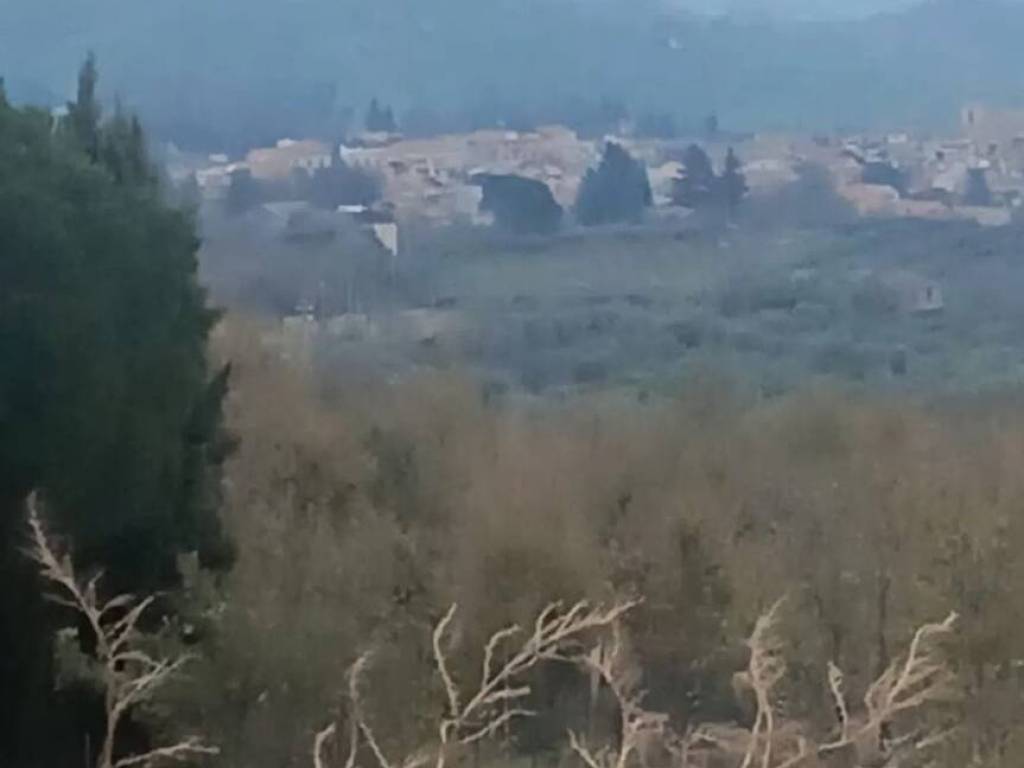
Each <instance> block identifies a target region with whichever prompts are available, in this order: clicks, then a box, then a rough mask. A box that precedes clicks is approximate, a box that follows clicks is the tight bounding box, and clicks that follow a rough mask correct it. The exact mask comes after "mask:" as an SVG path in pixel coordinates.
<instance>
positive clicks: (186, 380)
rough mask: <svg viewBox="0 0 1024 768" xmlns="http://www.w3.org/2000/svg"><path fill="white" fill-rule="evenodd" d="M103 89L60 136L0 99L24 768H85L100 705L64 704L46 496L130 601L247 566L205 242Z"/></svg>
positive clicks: (91, 87)
mask: <svg viewBox="0 0 1024 768" xmlns="http://www.w3.org/2000/svg"><path fill="white" fill-rule="evenodd" d="M96 82H97V75H96V67H95V64H94V62H93V61H92V59H90V60H88V61H87V62H86V64H85V66H84V67H83V68H82V71H81V75H80V77H79V86H78V94H77V99H76V101H75V102H74V103H73V104H71V105H70V107H69V114H68V116H67V118H66V119H62V120H59V121H56V122H55V121H54V119H53V118H52V117H51V116H50V115H49V114H48V113H46V112H42V111H36V110H32V109H25V110H18V109H14V108H13V107H11V106H9V105H8V104H6V102H4V101H3V100H2V99H0V359H2V360H3V361H4V362H3V367H2V368H3V373H2V375H0V574H2V576H0V578H2V580H3V584H4V590H3V594H2V597H0V627H2V629H0V657H2V658H3V663H2V664H0V687H2V688H3V690H4V691H5V693H6V695H8V696H10V697H11V700H12V701H16V702H18V705H17V706H16V707H14V708H13V711H11V712H10V713H9V716H7V717H5V718H4V719H3V722H2V723H0V761H2V762H4V764H7V765H9V764H12V763H13V764H18V762H19V761H24V762H23V763H22V764H28V765H39V764H41V762H42V761H43V760H45V759H52V760H63V761H65V763H66V762H67V761H70V760H73V759H74V760H78V759H80V756H81V755H82V754H83V747H82V744H81V742H80V741H77V740H73V739H72V738H71V737H70V734H66V733H65V730H66V729H67V728H68V727H69V726H72V730H74V726H73V724H74V721H75V718H82V720H83V721H84V722H87V721H88V719H89V717H90V715H89V713H90V712H92V711H94V710H95V707H96V706H97V705H98V702H95V701H94V697H93V695H92V694H91V693H89V692H82V691H79V690H75V691H70V692H62V693H57V692H54V691H53V689H52V685H51V643H50V641H49V636H50V624H51V621H52V619H53V617H52V616H51V615H50V612H49V611H48V610H46V609H45V608H44V606H43V604H42V602H41V597H40V589H39V582H38V579H37V578H36V576H35V574H34V572H33V570H32V568H31V566H30V564H29V563H27V562H26V560H25V558H24V555H23V552H22V547H23V544H24V538H23V525H24V515H23V510H24V504H25V501H26V499H27V498H28V495H29V493H30V492H32V491H36V492H38V493H39V494H40V496H41V497H42V498H44V499H45V500H46V504H47V507H48V509H49V510H50V514H51V516H52V523H53V525H54V526H55V527H56V528H57V529H58V530H60V531H61V534H62V535H66V536H69V537H70V538H71V539H72V540H73V541H74V543H75V549H74V553H73V555H74V560H75V564H76V567H79V568H82V569H86V570H88V569H92V568H105V569H106V570H107V583H108V585H109V586H110V588H111V589H113V590H116V591H118V592H120V591H129V590H143V591H148V590H153V589H163V588H167V587H171V586H173V585H174V584H175V583H176V582H177V580H178V572H177V568H176V559H177V555H178V554H179V553H180V552H182V551H197V552H198V553H199V556H200V559H201V560H202V562H203V564H204V565H206V566H218V567H219V566H225V565H227V564H228V563H229V562H230V554H231V553H230V549H229V547H228V545H227V542H226V540H225V538H224V536H223V534H222V531H221V529H220V524H219V520H218V517H217V508H218V506H219V475H218V466H219V464H220V463H221V462H222V461H223V459H224V457H225V456H226V454H227V452H228V449H229V447H230V443H229V441H228V440H227V438H226V436H225V434H224V433H223V431H222V429H221V424H220V402H221V398H222V396H223V394H224V392H225V388H226V382H227V369H226V368H225V369H222V370H220V371H219V372H216V371H211V368H210V366H209V365H208V363H207V359H206V339H207V336H208V334H209V331H210V329H211V327H212V326H213V324H214V322H215V320H216V314H215V313H214V312H213V311H212V310H210V309H209V308H208V307H207V306H206V302H205V296H204V293H203V290H202V289H201V288H200V286H199V285H198V283H197V281H196V260H195V253H196V250H197V248H198V241H197V239H196V234H195V228H194V225H193V222H192V221H191V219H190V218H189V216H188V215H187V214H184V213H182V212H180V211H178V210H175V209H173V208H171V207H169V206H167V205H165V204H164V203H163V201H162V193H161V190H160V188H159V186H158V184H157V182H156V180H155V179H156V173H155V172H154V171H153V169H152V168H151V167H150V166H149V164H148V161H147V160H146V150H145V143H144V137H143V135H142V132H141V129H140V128H139V126H138V123H137V122H136V121H135V120H133V119H132V118H129V117H127V115H125V114H124V113H123V112H116V113H115V114H114V115H113V116H112V117H111V118H109V119H107V120H103V119H102V116H101V111H100V107H99V104H98V100H97V96H96V90H95V89H96ZM83 642H85V643H88V642H91V641H90V640H89V639H88V638H84V639H83ZM54 728H57V729H58V731H57V733H59V734H60V735H59V736H57V735H55V734H54ZM89 728H91V726H89ZM89 728H87V729H86V730H89ZM65 735H67V736H68V738H65ZM98 744H99V741H98V740H95V741H93V745H94V746H98ZM69 749H70V753H69V752H68V750H69ZM62 750H64V751H63V752H62Z"/></svg>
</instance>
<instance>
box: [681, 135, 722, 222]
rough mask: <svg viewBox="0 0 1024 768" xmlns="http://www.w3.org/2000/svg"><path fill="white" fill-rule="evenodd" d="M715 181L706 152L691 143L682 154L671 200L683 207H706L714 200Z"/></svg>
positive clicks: (716, 185)
mask: <svg viewBox="0 0 1024 768" xmlns="http://www.w3.org/2000/svg"><path fill="white" fill-rule="evenodd" d="M717 181H718V180H717V179H716V178H715V169H714V167H712V165H711V158H710V157H708V153H707V152H705V151H704V150H703V149H701V148H700V147H699V146H698V145H697V144H691V145H690V146H689V147H687V148H686V153H685V154H684V155H683V171H682V174H681V175H680V176H679V177H678V178H676V179H675V181H674V183H673V185H672V202H673V203H674V204H675V205H681V206H683V207H685V208H693V209H699V208H707V207H709V206H711V205H713V204H714V202H715V197H716V192H717V187H718V184H717Z"/></svg>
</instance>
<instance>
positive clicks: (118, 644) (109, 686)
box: [28, 495, 217, 768]
mask: <svg viewBox="0 0 1024 768" xmlns="http://www.w3.org/2000/svg"><path fill="white" fill-rule="evenodd" d="M28 527H29V532H30V534H31V539H32V547H31V549H30V551H29V556H30V557H31V558H32V560H33V561H34V562H35V563H36V564H37V565H38V566H39V572H40V574H41V575H42V577H43V578H44V579H45V580H46V581H47V582H48V583H49V585H50V587H51V589H52V590H53V591H52V592H50V593H49V594H48V595H47V597H48V598H49V599H50V600H52V601H53V602H55V603H58V604H60V605H63V606H66V607H68V608H71V609H73V610H74V611H75V612H76V613H78V614H79V615H80V616H82V617H83V618H85V619H86V620H87V621H88V623H89V626H90V628H91V630H92V632H93V635H94V636H95V640H96V648H95V651H94V656H95V659H96V661H97V662H98V664H99V665H100V667H101V668H102V674H101V679H100V683H101V685H102V686H103V690H104V701H105V706H106V712H105V714H106V729H105V735H104V739H103V742H102V744H101V748H100V756H99V760H98V763H97V766H98V768H130V767H131V766H139V765H150V764H151V763H153V762H155V761H159V760H165V761H167V760H170V761H175V760H177V761H181V760H185V759H187V758H189V757H192V756H195V755H203V754H205V755H212V754H216V753H217V749H216V748H215V747H210V746H207V745H205V744H203V743H202V742H201V741H200V740H199V739H198V738H197V737H189V738H187V739H185V740H184V741H181V742H178V743H177V744H172V745H170V746H166V747H158V748H156V749H153V750H151V751H149V752H146V753H143V754H141V755H135V756H131V757H125V758H121V759H120V760H117V761H115V760H114V746H115V742H116V739H117V736H118V726H119V725H120V722H121V718H122V717H123V716H124V715H125V713H127V712H128V710H129V709H131V707H132V706H134V705H136V704H139V703H141V702H144V701H147V700H148V699H150V698H151V696H152V695H153V693H154V692H155V691H156V690H157V689H158V688H159V687H160V686H161V685H163V684H164V683H166V682H167V681H168V680H169V679H171V678H172V677H173V676H175V675H176V674H177V673H178V672H179V671H180V670H181V668H182V667H183V666H184V665H185V664H187V663H188V662H189V661H190V660H191V657H189V656H181V657H178V658H166V659H156V658H153V657H152V656H150V655H149V654H148V653H146V652H145V651H144V650H143V649H142V648H140V647H138V646H137V645H136V642H137V641H138V639H139V638H140V637H141V634H140V633H139V631H138V623H139V620H140V619H141V618H142V615H143V614H144V613H145V611H146V610H147V609H148V608H149V607H150V606H151V605H153V602H154V601H155V596H153V595H149V596H147V597H144V598H142V599H141V600H136V598H135V597H133V596H131V595H118V596H116V597H114V598H112V599H110V600H108V601H106V602H102V601H101V599H100V596H99V593H100V583H101V581H102V574H96V575H95V576H93V577H92V578H90V579H89V580H88V581H87V582H85V583H84V585H83V584H81V583H80V582H79V580H78V579H77V578H76V576H75V571H74V566H73V564H72V561H71V558H70V557H69V556H68V555H64V556H58V555H57V553H56V551H55V549H54V546H53V545H52V544H51V541H50V538H49V535H48V534H47V531H46V526H45V525H44V524H43V522H42V519H41V516H40V513H39V505H38V503H37V501H36V498H35V496H34V495H33V496H32V497H30V498H29V501H28ZM122 611H123V615H122V616H121V617H120V618H118V619H114V618H113V617H114V615H116V614H117V613H118V612H122Z"/></svg>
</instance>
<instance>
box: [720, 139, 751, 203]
mask: <svg viewBox="0 0 1024 768" xmlns="http://www.w3.org/2000/svg"><path fill="white" fill-rule="evenodd" d="M742 168H743V164H742V163H740V160H739V158H738V157H736V153H735V152H733V149H732V147H729V152H728V153H727V154H726V156H725V168H724V169H723V171H722V176H721V178H720V179H719V180H718V183H719V188H720V192H721V196H722V198H723V201H724V203H725V206H726V207H727V208H728V209H729V213H735V212H736V209H737V208H738V207H739V204H740V203H741V202H742V200H743V198H744V197H745V196H746V194H747V191H748V187H747V178H746V176H744V175H743V171H742Z"/></svg>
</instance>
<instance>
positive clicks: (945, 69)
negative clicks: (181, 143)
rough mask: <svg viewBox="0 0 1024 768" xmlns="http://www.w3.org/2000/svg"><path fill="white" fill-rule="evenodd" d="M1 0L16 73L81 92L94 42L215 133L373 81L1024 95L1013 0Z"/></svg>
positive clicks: (601, 93)
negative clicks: (729, 7)
mask: <svg viewBox="0 0 1024 768" xmlns="http://www.w3.org/2000/svg"><path fill="white" fill-rule="evenodd" d="M0 2H2V3H6V4H8V5H11V4H12V3H15V4H16V6H15V7H12V8H7V9H5V23H4V24H3V25H0V72H2V73H4V74H6V75H7V78H8V81H9V82H10V83H11V84H12V88H11V90H12V92H14V93H15V94H17V93H18V92H19V91H24V92H26V93H32V94H39V93H46V92H52V93H57V94H68V93H69V92H70V90H71V86H72V84H73V75H74V70H75V68H76V66H77V63H78V61H79V60H80V59H81V57H82V56H83V55H84V53H85V51H86V50H87V49H89V48H93V49H95V50H96V52H97V53H98V55H99V57H100V63H101V69H102V74H103V77H104V81H103V82H104V84H105V85H106V88H107V91H108V93H113V92H117V93H118V94H120V95H121V96H122V97H123V98H124V99H125V100H126V101H127V102H129V103H131V104H132V105H134V106H136V107H138V108H139V109H140V110H141V111H142V113H143V115H144V116H145V117H146V118H147V120H148V121H149V122H150V123H151V124H152V126H153V127H154V128H155V129H156V130H157V131H158V132H159V133H161V134H163V135H165V136H170V137H186V138H187V139H189V138H190V139H191V140H193V141H199V143H203V144H209V145H211V146H212V145H217V144H218V143H220V144H227V143H231V142H232V141H235V142H241V143H245V142H246V141H258V140H266V139H269V138H272V137H274V136H280V135H284V134H288V133H291V134H298V133H321V134H327V133H330V132H331V131H338V130H341V127H342V123H343V122H344V120H343V118H344V115H345V109H344V108H345V107H346V106H350V107H354V108H356V109H358V110H360V111H361V110H362V109H363V108H364V107H365V104H366V103H367V102H368V101H369V99H370V97H371V96H378V97H380V98H382V99H383V100H385V101H386V102H388V103H392V104H394V105H395V106H396V108H397V109H398V111H399V114H400V115H401V114H403V113H406V112H409V111H410V110H412V111H414V113H415V112H418V113H420V114H423V113H427V112H432V113H435V114H440V115H464V114H474V115H482V116H484V118H485V117H486V116H487V115H489V114H494V115H500V114H508V113H510V112H516V111H517V110H518V111H521V112H522V113H523V114H524V115H526V116H528V117H532V116H541V117H544V116H547V115H551V116H553V117H558V115H559V110H562V111H565V110H568V109H570V108H572V106H573V105H578V104H583V103H585V102H599V101H600V100H602V99H605V100H612V101H619V102H622V103H624V104H626V105H627V106H628V107H629V108H630V109H631V110H632V111H633V112H634V113H635V114H640V113H643V112H644V111H653V110H658V111H665V112H670V113H672V114H674V115H675V116H676V117H677V119H678V120H679V121H680V123H681V124H682V125H684V126H686V125H695V124H696V123H697V122H698V121H699V120H700V119H701V118H702V117H703V116H704V115H706V114H708V113H709V112H711V111H715V112H717V113H718V114H719V115H720V117H721V119H722V121H723V124H724V125H726V126H728V127H732V128H736V129H755V130H772V129H787V130H791V129H796V130H806V131H810V130H833V129H850V130H853V129H860V128H870V127H879V128H884V127H889V126H910V127H915V126H916V127H937V128H941V127H944V126H945V125H947V124H949V123H951V122H952V121H953V120H954V119H955V117H956V114H957V111H958V109H959V107H960V105H961V104H962V103H964V102H966V101H989V102H993V103H999V104H1024V74H1022V73H1021V72H1022V70H1024V67H1021V66H1020V65H1021V64H1024V62H1022V61H1021V59H1022V58H1024V56H1022V54H1021V50H1022V48H1021V43H1022V42H1024V5H1021V4H1018V3H1010V2H1007V0H929V1H928V2H925V3H923V4H921V5H917V6H914V7H912V8H910V9H908V10H904V11H900V12H893V13H887V14H883V15H876V16H873V17H870V18H866V19H863V20H858V21H850V22H835V21H786V20H779V19H762V20H758V19H749V18H747V19H741V18H731V17H724V18H723V17H709V16H700V15H697V14H694V13H691V12H687V11H685V10H681V9H678V8H675V7H673V6H670V5H669V4H667V3H666V2H665V0H629V1H628V2H626V1H625V0H431V2H429V3H424V2H422V0H373V1H372V2H369V1H366V0H359V1H358V2H357V1H356V0H288V1H287V2H285V0H275V1H274V2H256V1H255V0H218V2H215V3H211V2H209V1H208V0H176V2H174V3H171V2H167V3H138V2H137V1H136V0H107V1H106V2H104V3H103V5H102V6H100V5H97V4H92V3H83V2H81V0H39V2H36V1H35V0H0ZM100 8H102V12H100V11H98V10H97V9H100ZM22 83H24V84H26V85H25V86H24V87H19V84H22ZM482 119H483V118H482Z"/></svg>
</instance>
